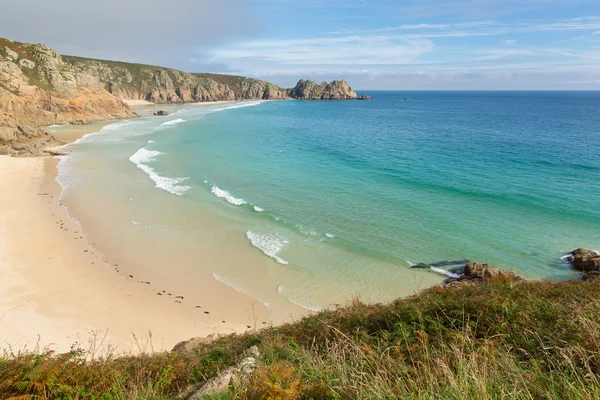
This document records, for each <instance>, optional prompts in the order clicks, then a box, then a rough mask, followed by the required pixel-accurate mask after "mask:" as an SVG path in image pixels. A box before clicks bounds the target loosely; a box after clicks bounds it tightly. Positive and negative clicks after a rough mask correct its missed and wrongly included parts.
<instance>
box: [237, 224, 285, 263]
mask: <svg viewBox="0 0 600 400" xmlns="http://www.w3.org/2000/svg"><path fill="white" fill-rule="evenodd" d="M246 237H247V238H248V240H250V243H252V246H254V247H256V248H257V249H259V250H261V251H262V252H263V253H265V255H267V256H269V257H271V258H272V259H274V260H275V261H277V262H278V263H279V264H283V265H287V264H288V262H287V261H285V260H284V259H282V258H281V257H279V256H278V255H277V254H278V253H279V252H280V251H281V250H283V248H284V247H285V245H286V244H288V243H289V242H288V240H287V239H285V238H280V237H278V236H276V235H263V234H260V233H254V232H252V231H248V232H246Z"/></svg>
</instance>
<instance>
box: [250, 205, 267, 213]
mask: <svg viewBox="0 0 600 400" xmlns="http://www.w3.org/2000/svg"><path fill="white" fill-rule="evenodd" d="M253 208H254V211H256V212H258V213H260V212H264V211H265V209H264V208H261V207H259V206H254V207H253Z"/></svg>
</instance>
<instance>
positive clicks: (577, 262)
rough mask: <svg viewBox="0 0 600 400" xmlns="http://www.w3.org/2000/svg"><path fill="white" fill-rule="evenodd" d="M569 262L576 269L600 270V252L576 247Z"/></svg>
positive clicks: (584, 270) (586, 270)
mask: <svg viewBox="0 0 600 400" xmlns="http://www.w3.org/2000/svg"><path fill="white" fill-rule="evenodd" d="M568 260H569V262H570V264H571V265H572V266H573V268H574V269H576V270H578V271H583V272H590V271H599V270H600V254H598V252H597V251H595V250H588V249H583V248H579V249H575V250H573V251H572V252H571V257H569V259H568Z"/></svg>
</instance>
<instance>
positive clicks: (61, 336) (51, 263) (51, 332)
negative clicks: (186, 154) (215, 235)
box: [0, 121, 269, 354]
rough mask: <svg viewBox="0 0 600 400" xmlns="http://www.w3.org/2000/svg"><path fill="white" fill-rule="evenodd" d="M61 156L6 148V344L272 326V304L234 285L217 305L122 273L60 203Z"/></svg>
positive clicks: (223, 290)
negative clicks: (189, 300) (15, 154)
mask: <svg viewBox="0 0 600 400" xmlns="http://www.w3.org/2000/svg"><path fill="white" fill-rule="evenodd" d="M114 122H116V121H106V122H102V123H100V124H92V125H83V126H74V129H73V130H72V131H69V132H67V134H66V135H61V133H59V134H57V136H58V137H59V138H60V139H62V140H63V141H66V142H71V143H72V142H74V141H75V140H77V139H79V138H81V137H83V136H84V135H86V134H89V133H93V132H96V131H98V130H99V129H101V127H102V126H106V125H108V124H111V123H114ZM99 126H100V128H99ZM57 164H58V160H57V159H56V158H53V157H43V158H12V157H8V156H6V157H0V182H1V183H0V187H1V188H2V189H0V191H2V192H3V193H6V194H7V195H3V196H2V198H1V199H0V206H2V207H3V208H4V209H5V210H10V212H5V213H3V215H0V237H2V238H3V240H2V242H1V243H0V291H1V292H2V293H3V294H4V296H2V297H1V298H0V343H1V345H2V347H4V348H10V349H11V351H12V352H18V351H20V350H23V349H29V350H32V349H34V348H36V347H40V348H49V349H51V350H55V351H57V352H66V351H69V350H70V349H72V348H74V347H75V348H84V349H88V350H91V352H92V353H96V354H98V352H106V351H109V350H110V351H112V352H116V353H119V354H132V353H133V354H135V353H141V352H153V351H162V350H170V349H171V348H172V347H173V346H174V345H175V344H177V343H178V342H180V341H182V340H187V339H190V338H192V337H205V336H208V335H210V334H213V333H218V334H229V333H242V332H245V331H249V330H255V329H258V328H261V327H264V326H268V325H267V324H268V322H269V316H268V311H267V310H266V307H265V306H264V305H263V304H259V303H258V302H256V301H255V300H254V299H251V298H250V297H249V296H246V295H243V294H241V293H239V292H236V291H234V290H233V289H231V288H229V287H227V286H225V285H221V286H223V287H217V288H213V290H212V292H216V293H217V294H218V296H219V300H220V301H219V303H220V305H221V307H222V308H220V309H215V308H214V307H213V308H211V310H210V311H207V310H205V309H204V308H201V306H191V305H189V304H185V301H182V299H181V300H180V299H175V297H176V294H175V293H173V295H172V296H167V295H165V296H162V295H161V296H159V295H157V294H158V293H157V292H156V290H153V289H151V288H150V287H148V286H147V285H144V284H138V283H136V282H134V281H133V280H131V279H128V278H127V277H125V276H123V275H121V274H119V273H118V268H117V267H116V266H114V265H110V264H109V263H107V262H105V261H104V258H105V257H104V255H102V254H100V253H99V252H98V251H97V250H96V249H95V248H94V247H93V244H90V243H88V240H87V236H86V235H85V233H84V232H83V231H82V229H81V226H80V224H79V223H78V222H77V221H76V220H74V219H72V218H71V217H70V216H69V215H68V211H67V208H66V207H65V206H64V205H62V204H59V198H60V194H61V191H62V189H61V188H60V186H59V185H58V183H57V182H56V177H57V175H58V170H57V167H56V166H57ZM2 174H3V175H2ZM208 285H212V286H219V285H220V284H218V283H217V282H208ZM231 308H236V310H235V312H234V313H233V314H235V315H236V318H235V319H236V321H227V322H225V321H223V320H222V318H220V315H221V314H222V313H223V311H224V309H231ZM229 311H231V310H229ZM228 314H230V315H231V312H229V313H228Z"/></svg>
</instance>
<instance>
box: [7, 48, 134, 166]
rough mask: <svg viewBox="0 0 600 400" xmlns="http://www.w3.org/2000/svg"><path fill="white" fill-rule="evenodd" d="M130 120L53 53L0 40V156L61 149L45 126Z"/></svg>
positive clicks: (94, 82) (124, 109) (91, 80)
mask: <svg viewBox="0 0 600 400" xmlns="http://www.w3.org/2000/svg"><path fill="white" fill-rule="evenodd" d="M134 116H135V113H133V112H132V111H131V110H130V109H129V107H128V106H127V105H126V104H124V103H123V102H122V101H121V100H119V99H118V98H117V97H115V96H113V95H111V94H109V93H108V92H107V91H106V90H104V87H103V85H102V84H101V83H100V81H99V80H98V78H97V77H95V76H93V75H90V74H87V73H85V72H83V71H81V70H79V69H77V68H75V67H73V66H72V65H71V64H69V63H66V62H64V61H63V59H62V57H61V56H60V55H59V54H58V53H57V52H55V51H54V50H51V49H49V48H48V47H46V46H44V45H31V44H24V43H18V42H13V41H10V40H6V39H0V154H12V155H39V154H41V153H43V150H44V148H46V147H48V146H53V145H57V144H60V142H59V141H58V140H57V139H56V138H54V137H53V136H52V135H50V134H48V133H46V132H44V129H42V127H44V126H48V125H52V124H65V123H70V124H84V123H90V122H93V121H100V120H107V119H116V118H131V117H134Z"/></svg>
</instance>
